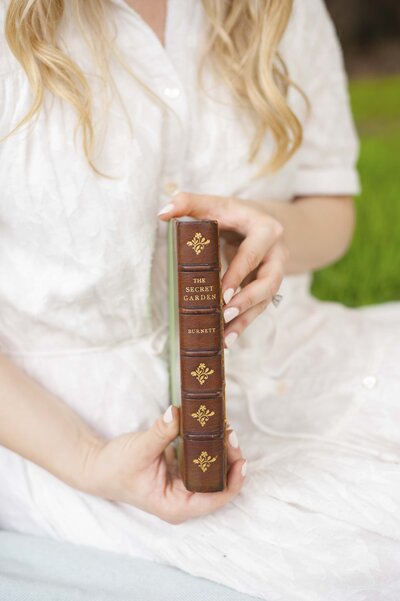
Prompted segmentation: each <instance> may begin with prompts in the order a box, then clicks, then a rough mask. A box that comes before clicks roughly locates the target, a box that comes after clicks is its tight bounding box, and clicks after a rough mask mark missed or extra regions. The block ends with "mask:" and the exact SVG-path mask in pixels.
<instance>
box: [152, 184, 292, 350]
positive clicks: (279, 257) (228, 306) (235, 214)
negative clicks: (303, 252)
mask: <svg viewBox="0 0 400 601" xmlns="http://www.w3.org/2000/svg"><path fill="white" fill-rule="evenodd" d="M183 216H190V217H193V218H195V219H215V220H217V221H218V224H219V227H220V229H221V233H222V234H223V233H224V232H228V233H229V232H233V233H236V234H239V236H240V237H241V240H242V241H241V242H240V244H239V245H238V247H237V251H236V253H235V254H234V256H233V258H232V260H231V261H230V263H229V265H228V268H227V270H226V272H225V274H224V275H223V278H222V282H221V285H222V295H223V299H224V302H225V308H224V319H225V322H226V323H227V324H229V325H227V326H226V327H225V345H226V346H227V347H229V346H231V344H233V342H234V341H235V339H236V337H237V336H238V335H239V334H240V333H241V332H242V331H243V330H244V329H245V328H246V327H247V326H248V325H249V324H250V323H251V322H252V321H253V319H254V318H255V317H256V316H257V315H259V314H260V313H261V312H262V311H264V309H265V308H266V307H267V306H268V304H269V303H270V302H271V299H272V297H273V296H274V295H275V294H276V293H277V292H278V290H279V287H280V285H281V282H282V279H283V276H284V273H285V264H286V262H287V260H288V250H287V247H286V244H285V242H284V235H283V234H284V232H283V226H282V225H281V224H280V223H279V221H277V220H276V219H274V218H273V217H271V216H270V215H268V214H267V212H266V211H264V210H263V209H262V208H261V206H260V205H257V204H256V203H252V202H248V201H243V200H240V199H237V198H226V197H222V196H209V195H205V194H191V193H188V192H179V193H177V194H176V195H174V196H173V197H172V198H171V201H170V203H169V204H168V205H166V206H165V207H164V208H163V209H161V211H160V213H159V217H160V219H162V220H164V221H168V220H169V219H171V218H172V217H183ZM253 274H254V277H253V278H252V279H251V281H250V282H249V283H246V282H245V280H246V279H247V280H248V279H249V278H248V276H250V275H253ZM240 286H242V288H241V289H240V290H239V292H237V293H236V294H235V291H236V290H237V289H238V288H239V287H240Z"/></svg>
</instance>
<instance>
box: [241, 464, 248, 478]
mask: <svg viewBox="0 0 400 601" xmlns="http://www.w3.org/2000/svg"><path fill="white" fill-rule="evenodd" d="M246 472H247V461H245V462H244V463H243V465H242V469H241V470H240V473H241V474H242V476H243V478H244V477H245V475H246Z"/></svg>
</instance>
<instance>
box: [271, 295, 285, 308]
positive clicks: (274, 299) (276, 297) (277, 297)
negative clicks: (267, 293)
mask: <svg viewBox="0 0 400 601" xmlns="http://www.w3.org/2000/svg"><path fill="white" fill-rule="evenodd" d="M282 299H283V295H282V294H274V296H273V297H272V304H273V305H274V307H279V305H280V303H281V302H282Z"/></svg>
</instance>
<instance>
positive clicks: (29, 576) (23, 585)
mask: <svg viewBox="0 0 400 601" xmlns="http://www.w3.org/2000/svg"><path fill="white" fill-rule="evenodd" d="M254 599H255V597H249V596H248V595H243V594H241V593H238V592H236V591H234V590H232V589H229V588H227V587H225V586H221V585H219V584H215V583H214V582H211V581H209V580H204V579H203V578H195V577H193V576H190V575H188V574H186V573H185V572H182V571H180V570H177V569H175V568H171V567H169V566H163V565H160V564H156V563H152V562H150V561H145V560H142V559H133V558H131V557H126V556H124V555H117V554H114V553H108V552H105V551H99V550H97V549H92V548H89V547H78V546H75V545H70V544H66V543H59V542H56V541H52V540H47V539H43V538H35V537H30V536H22V535H20V534H15V533H11V532H0V601H205V600H207V601H254Z"/></svg>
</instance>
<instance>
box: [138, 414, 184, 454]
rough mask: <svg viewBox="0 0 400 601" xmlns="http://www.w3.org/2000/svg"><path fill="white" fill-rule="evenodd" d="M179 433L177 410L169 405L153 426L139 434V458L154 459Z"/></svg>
mask: <svg viewBox="0 0 400 601" xmlns="http://www.w3.org/2000/svg"><path fill="white" fill-rule="evenodd" d="M178 433H179V410H178V409H177V407H174V406H173V405H170V406H169V407H168V409H167V410H166V412H165V413H164V415H163V416H161V417H159V418H158V419H157V421H156V422H155V423H154V424H153V426H152V427H151V428H150V429H149V430H146V431H145V432H143V433H142V434H141V437H142V443H143V444H142V445H141V450H140V451H139V453H140V459H142V460H143V461H144V462H151V461H154V460H155V459H156V458H157V457H158V456H159V455H161V453H163V452H164V450H165V449H166V448H167V447H168V445H169V444H170V442H172V441H173V440H174V439H175V438H176V437H177V435H178Z"/></svg>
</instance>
